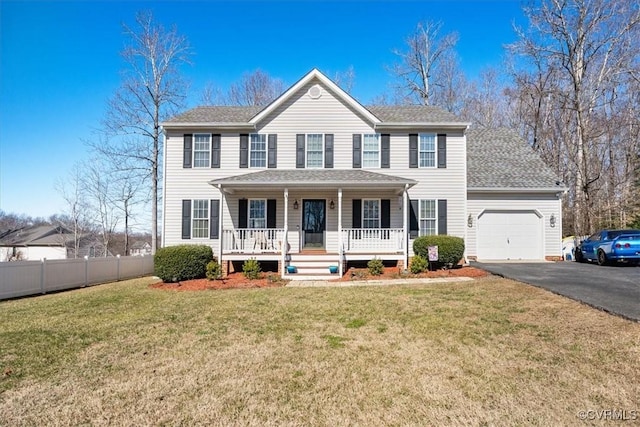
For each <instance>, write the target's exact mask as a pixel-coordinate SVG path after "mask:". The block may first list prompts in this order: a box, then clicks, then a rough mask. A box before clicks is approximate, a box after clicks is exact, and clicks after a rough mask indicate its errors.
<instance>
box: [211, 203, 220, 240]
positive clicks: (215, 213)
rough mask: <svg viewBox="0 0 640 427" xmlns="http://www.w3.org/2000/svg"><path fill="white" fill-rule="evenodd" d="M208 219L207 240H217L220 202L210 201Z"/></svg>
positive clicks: (218, 235)
mask: <svg viewBox="0 0 640 427" xmlns="http://www.w3.org/2000/svg"><path fill="white" fill-rule="evenodd" d="M209 217H210V221H209V238H211V239H218V238H219V237H220V233H219V231H220V200H216V199H211V203H210V205H209Z"/></svg>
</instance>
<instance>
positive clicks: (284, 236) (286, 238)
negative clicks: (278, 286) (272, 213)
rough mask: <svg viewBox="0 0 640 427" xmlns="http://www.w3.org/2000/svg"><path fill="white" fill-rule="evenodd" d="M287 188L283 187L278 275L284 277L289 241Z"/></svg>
mask: <svg viewBox="0 0 640 427" xmlns="http://www.w3.org/2000/svg"><path fill="white" fill-rule="evenodd" d="M288 233H289V189H288V188H285V189H284V231H283V233H282V247H281V248H280V249H281V251H282V254H281V255H282V262H281V264H282V271H281V272H280V275H281V276H282V277H284V274H285V272H286V271H287V267H286V265H285V264H286V261H287V246H288V242H289V236H288Z"/></svg>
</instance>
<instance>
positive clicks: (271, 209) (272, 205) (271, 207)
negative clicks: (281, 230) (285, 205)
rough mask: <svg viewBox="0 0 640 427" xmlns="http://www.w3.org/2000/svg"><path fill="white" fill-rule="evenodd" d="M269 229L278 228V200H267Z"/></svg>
mask: <svg viewBox="0 0 640 427" xmlns="http://www.w3.org/2000/svg"><path fill="white" fill-rule="evenodd" d="M267 228H276V199H267Z"/></svg>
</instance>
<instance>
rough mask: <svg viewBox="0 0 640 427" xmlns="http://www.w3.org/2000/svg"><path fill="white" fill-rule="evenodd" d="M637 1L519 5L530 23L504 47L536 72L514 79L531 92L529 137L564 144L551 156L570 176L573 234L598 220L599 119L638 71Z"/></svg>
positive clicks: (602, 161) (555, 0)
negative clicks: (561, 140)
mask: <svg viewBox="0 0 640 427" xmlns="http://www.w3.org/2000/svg"><path fill="white" fill-rule="evenodd" d="M636 6H637V5H636ZM636 6H634V4H633V2H629V1H627V0H541V1H540V2H539V3H537V4H536V5H534V6H530V7H525V9H524V11H525V14H526V16H527V17H528V19H529V22H530V26H529V29H528V30H527V31H524V30H520V29H518V33H519V38H520V39H519V41H518V42H517V43H516V44H514V45H512V46H510V49H511V51H512V52H514V53H517V54H519V55H522V56H523V57H524V58H525V59H526V60H527V62H528V64H527V65H530V64H534V66H535V67H536V68H537V69H538V70H539V71H540V72H539V73H538V74H537V76H535V78H534V79H532V78H528V77H526V76H525V77H524V78H520V77H521V76H522V75H523V74H524V75H526V74H527V73H528V71H526V70H519V71H518V72H516V81H518V79H519V80H520V83H524V82H528V83H526V84H524V85H523V88H526V90H529V94H530V96H532V97H533V99H532V100H531V101H532V102H531V103H530V105H532V106H533V107H534V108H533V110H532V111H533V112H534V117H533V118H531V122H533V123H535V124H534V126H535V129H536V131H535V133H534V135H535V136H534V141H533V142H532V143H533V144H534V146H541V145H544V144H546V143H545V142H543V141H541V140H540V138H539V137H543V138H558V137H562V138H564V139H565V143H564V145H562V146H560V145H558V144H557V142H556V143H554V144H552V145H555V147H562V149H563V150H564V152H563V153H562V154H560V153H557V154H554V155H557V157H558V158H559V159H560V162H562V163H563V169H564V175H565V176H567V175H568V176H571V177H573V182H572V183H571V193H570V195H569V200H570V201H571V202H572V206H570V207H571V211H572V212H573V213H574V214H575V218H574V219H575V222H574V226H575V227H574V230H573V231H575V232H576V233H578V234H586V233H589V232H591V231H593V229H594V228H595V227H596V226H599V225H600V224H602V223H603V218H602V216H601V209H600V208H601V206H599V202H598V199H599V197H597V195H598V193H600V192H602V191H603V190H604V189H605V188H606V187H607V185H609V186H611V185H612V183H613V181H611V180H610V183H609V184H607V183H606V182H604V171H605V170H606V169H607V168H608V167H609V166H611V164H612V163H611V162H612V161H615V155H614V153H613V151H616V150H613V151H611V152H610V153H608V152H607V146H608V144H609V147H612V146H611V145H610V142H611V138H612V135H611V134H610V133H609V134H607V130H606V126H604V122H605V121H606V120H610V119H611V117H609V119H605V118H606V117H607V114H608V113H607V111H609V112H611V111H613V110H612V109H611V107H612V106H614V105H615V104H616V103H617V102H618V100H619V96H620V95H622V94H628V93H629V92H628V89H623V88H625V85H626V83H625V81H626V80H628V76H629V75H631V74H633V73H637V72H638V52H639V50H638V49H639V45H638V43H637V40H639V39H640V33H639V31H640V9H638V8H637V7H636ZM627 87H628V86H627ZM532 89H533V90H532ZM525 98H526V97H525ZM525 98H522V97H521V100H522V101H524V100H525ZM547 103H548V106H549V107H550V108H551V109H552V110H553V114H552V115H551V116H547V110H546V109H547V105H546V104H547ZM543 119H544V120H543Z"/></svg>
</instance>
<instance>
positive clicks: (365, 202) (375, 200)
mask: <svg viewBox="0 0 640 427" xmlns="http://www.w3.org/2000/svg"><path fill="white" fill-rule="evenodd" d="M367 202H377V204H378V218H374V219H375V220H377V222H378V226H377V227H365V223H366V221H372V219H368V218H365V216H364V213H365V205H366V204H367ZM361 203H362V207H361V208H360V218H362V219H361V221H360V222H361V224H360V226H361V228H363V229H373V230H376V229H380V228H382V218H381V217H382V201H381V199H362V202H361Z"/></svg>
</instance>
